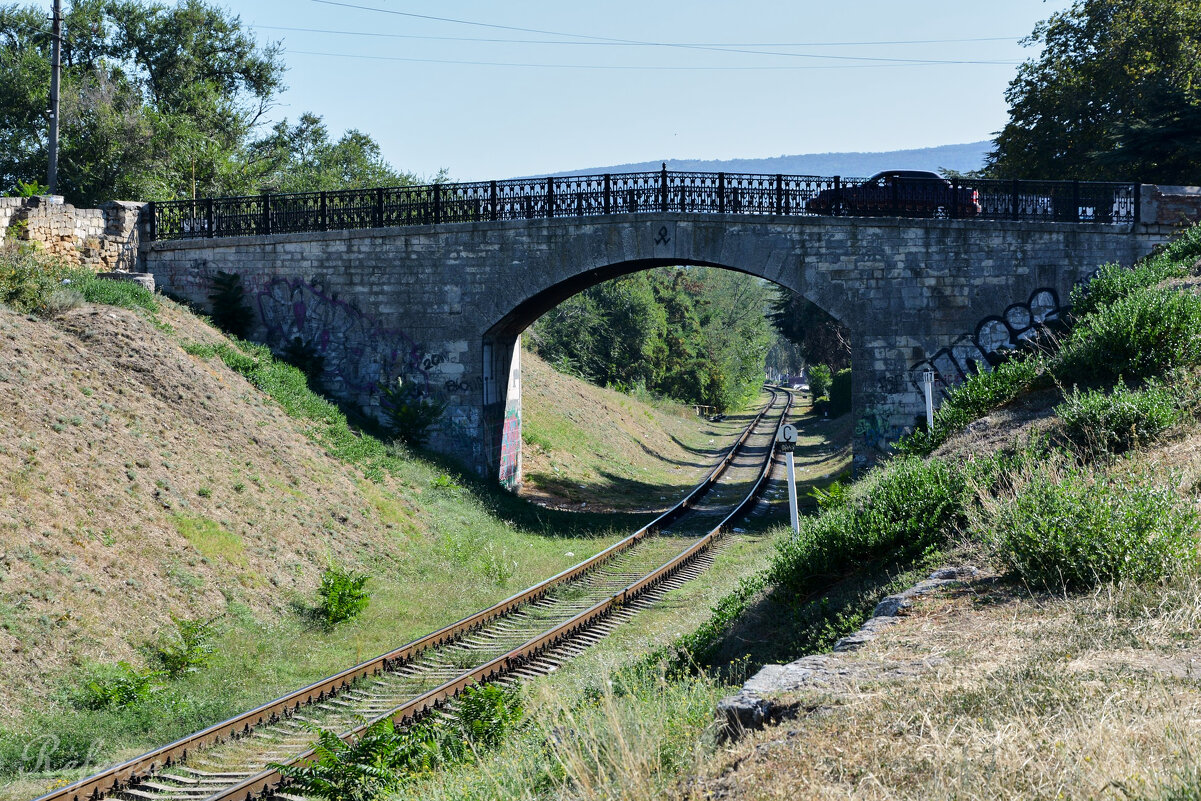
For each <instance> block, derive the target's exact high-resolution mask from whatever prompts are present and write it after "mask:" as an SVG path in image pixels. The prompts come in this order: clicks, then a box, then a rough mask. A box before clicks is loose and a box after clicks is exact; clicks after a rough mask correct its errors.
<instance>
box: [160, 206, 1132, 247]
mask: <svg viewBox="0 0 1201 801" xmlns="http://www.w3.org/2000/svg"><path fill="white" fill-rule="evenodd" d="M713 221H714V215H712V214H697V213H689V212H638V213H636V214H612V215H609V216H607V217H599V216H597V217H554V218H546V217H535V218H533V219H528V220H480V221H475V222H462V223H440V224H437V225H432V224H431V225H404V226H392V227H386V228H348V229H336V230H330V231H298V232H292V233H280V234H253V235H249V236H223V237H196V238H194V239H169V240H156V241H154V242H143V243H142V249H143V250H144V251H152V252H158V251H167V250H212V249H221V248H234V247H246V246H255V245H275V244H292V243H298V242H331V241H339V240H356V239H370V238H373V237H388V238H396V237H406V236H423V235H429V234H445V233H455V234H473V233H476V232H480V233H484V232H489V231H512V230H537V229H547V228H552V227H558V228H569V227H575V226H595V227H601V226H607V225H614V224H617V225H630V224H632V223H634V224H637V223H642V224H652V225H653V224H655V223H677V224H678V223H712V222H713ZM722 222H724V223H726V224H730V225H762V226H768V225H792V226H797V227H800V226H810V225H812V226H825V227H833V228H848V229H856V228H863V227H865V226H870V227H876V228H882V229H889V228H893V229H900V228H909V229H911V228H916V227H922V228H927V227H928V228H936V229H937V228H941V229H945V230H956V229H958V230H963V231H989V232H994V231H1037V232H1045V233H1055V232H1063V231H1065V230H1072V231H1078V232H1081V233H1106V234H1112V233H1115V232H1117V233H1134V226H1133V225H1110V224H1106V223H1088V222H1080V223H1064V222H1032V221H1029V220H991V219H990V220H934V219H917V218H910V217H819V216H799V215H787V214H779V215H777V214H728V215H725V216H724V217H723V218H722Z"/></svg>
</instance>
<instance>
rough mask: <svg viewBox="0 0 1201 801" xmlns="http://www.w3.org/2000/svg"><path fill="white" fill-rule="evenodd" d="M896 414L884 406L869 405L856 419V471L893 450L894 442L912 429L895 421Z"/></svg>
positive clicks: (854, 460) (854, 459)
mask: <svg viewBox="0 0 1201 801" xmlns="http://www.w3.org/2000/svg"><path fill="white" fill-rule="evenodd" d="M895 420H896V414H895V413H894V412H893V410H892V409H889V408H887V407H883V406H869V407H867V408H866V409H865V410H864V412H863V414H862V415H860V417H859V419H858V420H856V421H855V429H854V438H855V443H856V446H855V449H854V452H855V455H854V458H853V462H854V468H855V471H856V472H858V471H860V470H862V469H863V468H865V467H867V466H869V465H871V464H872V463H874V462H875V461H877V459H878V458H879V457H880V456H886V455H888V454H891V453H892V452H893V443H895V442H896V441H897V440H898V439H900V438H901V437H902V436H904V435H905V434H908V433H909V432H910V431H912V428H911V427H910V426H905V425H900V424H897V423H896V422H894V421H895Z"/></svg>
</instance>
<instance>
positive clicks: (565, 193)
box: [145, 167, 1140, 241]
mask: <svg viewBox="0 0 1201 801" xmlns="http://www.w3.org/2000/svg"><path fill="white" fill-rule="evenodd" d="M1139 207H1140V184H1137V183H1112V182H1092V181H1031V180H1009V179H990V178H952V179H946V180H942V179H938V180H936V179H932V178H913V177H908V178H907V177H903V176H902V177H896V178H890V179H880V180H875V181H872V180H868V179H862V178H844V177H842V176H837V175H836V176H833V177H820V176H813V175H767V174H755V173H735V172H729V173H727V172H677V171H672V170H668V169H667V168H666V167H664V168H663V169H662V170H659V171H658V172H634V173H611V174H610V173H606V174H604V175H582V176H572V177H560V178H555V177H548V178H530V179H517V180H508V181H479V182H474V183H441V184H425V185H421V186H391V187H378V188H373V189H347V190H340V191H333V192H299V193H290V194H282V193H270V192H264V193H262V194H259V195H251V196H243V197H216V198H196V199H191V200H170V201H154V202H151V203H150V204H149V215H148V223H147V226H146V230H145V236H146V238H147V239H148V240H149V241H165V240H175V239H202V238H213V237H230V236H257V235H267V234H286V233H297V232H309V231H332V230H348V229H360V228H389V227H395V226H409V225H440V224H443V223H466V222H482V221H490V220H519V219H535V218H558V217H595V216H598V215H605V214H638V213H645V212H685V213H693V214H774V215H782V216H796V215H808V216H828V215H832V216H849V217H886V216H887V217H915V218H921V217H935V218H947V219H965V220H966V219H989V220H1033V221H1043V222H1097V223H1111V224H1131V223H1137V222H1138V221H1139Z"/></svg>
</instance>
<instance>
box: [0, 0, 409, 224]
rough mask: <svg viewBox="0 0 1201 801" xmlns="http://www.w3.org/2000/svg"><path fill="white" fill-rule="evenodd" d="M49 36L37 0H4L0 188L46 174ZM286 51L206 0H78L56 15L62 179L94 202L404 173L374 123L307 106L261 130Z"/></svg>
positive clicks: (278, 87) (0, 13)
mask: <svg viewBox="0 0 1201 801" xmlns="http://www.w3.org/2000/svg"><path fill="white" fill-rule="evenodd" d="M50 44H51V35H50V24H49V21H48V20H47V17H46V13H45V11H44V9H42V8H39V7H37V6H20V5H4V6H0V189H8V188H10V187H13V186H14V185H15V184H16V182H17V181H18V180H24V181H30V180H44V176H45V174H46V163H47V138H48V134H47V129H48V107H49V87H50ZM282 55H283V54H282V49H281V48H280V46H279V45H278V44H275V43H266V44H262V43H259V42H258V41H257V40H256V38H255V37H254V35H253V34H252V33H250V32H249V31H248V30H247V29H246V27H245V26H244V25H243V23H242V22H241V20H240V18H239V17H237V16H236V15H233V14H232V13H231V12H228V11H226V10H224V9H222V8H220V7H219V6H216V5H210V4H208V3H206V2H204V0H181V1H180V2H179V3H178V4H174V3H173V4H167V3H162V2H150V3H145V2H138V1H137V0H75V2H73V3H71V5H70V8H69V9H68V10H67V12H66V14H65V18H64V23H63V49H62V63H63V68H62V81H61V94H60V97H61V100H60V107H61V113H60V121H59V130H60V135H59V187H58V189H59V191H60V193H61V194H63V195H65V196H66V197H67V198H68V199H69V200H70V201H72V202H74V203H79V204H86V205H90V204H94V203H97V202H99V201H103V200H111V199H126V200H157V199H169V198H177V197H188V196H190V195H192V194H193V192H195V193H196V194H199V195H218V194H246V193H251V192H256V191H258V190H259V189H260V188H263V187H264V186H268V185H273V186H277V187H280V188H287V189H293V190H301V189H319V188H321V189H323V188H334V187H337V188H345V187H349V186H363V185H367V184H369V183H379V184H384V183H403V182H406V181H408V180H409V176H405V175H403V174H401V173H398V172H396V171H395V170H393V169H392V168H391V167H390V166H389V165H388V164H387V163H386V162H385V161H384V159H383V158H382V156H381V154H380V151H379V146H378V145H377V144H376V143H375V142H374V140H372V139H371V138H370V137H369V136H367V135H365V134H363V133H360V132H358V131H350V132H347V133H346V134H345V135H344V136H342V137H341V138H339V139H337V140H336V141H334V140H331V137H330V136H329V132H328V131H327V130H326V127H325V125H324V124H323V123H322V122H321V119H320V117H317V116H315V115H312V114H305V115H302V116H301V118H300V120H299V121H298V122H297V124H296V125H289V124H288V122H287V121H286V120H285V121H283V122H280V123H277V124H276V125H275V127H274V128H271V129H270V130H269V131H266V132H264V131H263V130H262V129H263V127H264V126H265V125H266V123H267V117H268V114H269V112H270V110H271V109H272V107H273V104H274V102H275V100H276V98H277V96H278V95H279V93H280V92H281V91H282V90H283V89H284V84H283V77H284V71H285V67H284V63H283V58H282Z"/></svg>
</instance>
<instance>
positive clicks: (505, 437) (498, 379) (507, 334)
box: [481, 258, 849, 489]
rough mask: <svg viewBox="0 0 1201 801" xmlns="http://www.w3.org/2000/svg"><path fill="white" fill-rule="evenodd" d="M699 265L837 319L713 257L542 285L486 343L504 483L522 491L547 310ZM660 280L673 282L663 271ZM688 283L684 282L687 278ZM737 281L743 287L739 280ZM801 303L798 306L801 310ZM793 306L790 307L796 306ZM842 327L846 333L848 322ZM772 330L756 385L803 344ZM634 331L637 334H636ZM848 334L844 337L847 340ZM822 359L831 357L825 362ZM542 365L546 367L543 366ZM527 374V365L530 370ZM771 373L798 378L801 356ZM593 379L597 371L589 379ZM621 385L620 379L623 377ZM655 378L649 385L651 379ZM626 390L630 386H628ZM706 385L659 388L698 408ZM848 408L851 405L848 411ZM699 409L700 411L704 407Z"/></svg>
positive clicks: (492, 452) (489, 408)
mask: <svg viewBox="0 0 1201 801" xmlns="http://www.w3.org/2000/svg"><path fill="white" fill-rule="evenodd" d="M696 268H709V269H711V270H715V271H721V272H722V273H737V274H739V275H741V276H745V277H746V280H747V282H748V286H749V285H751V283H752V282H753V283H754V284H755V285H757V286H759V287H763V288H768V287H770V288H771V289H773V290H777V291H778V292H780V293H781V295H782V296H785V297H788V296H791V298H793V299H794V301H795V300H800V301H801V302H802V303H804V304H806V305H809V306H810V308H812V309H814V310H815V311H816V316H818V317H823V316H824V317H825V318H826V319H828V320H830V321H831V322H835V321H837V318H836V317H834V316H833V315H831V314H829V313H828V311H827V310H826V309H823V308H821V307H820V306H818V305H817V304H815V303H813V302H812V301H810V300H808V299H807V298H805V297H804V295H801V294H800V293H798V292H797V289H796V288H795V287H790V286H787V285H786V284H784V283H783V282H781V281H778V280H774V279H773V278H771V277H768V276H767V275H764V274H763V272H764V271H762V270H756V269H754V268H747V267H740V266H733V265H730V264H723V263H715V262H712V261H707V260H699V259H680V258H656V259H636V260H627V261H619V262H614V263H611V264H605V265H602V266H598V267H595V268H591V269H585V270H581V271H579V272H575V273H573V274H571V275H570V276H569V277H567V278H565V279H564V280H561V281H558V282H555V283H552V284H550V285H549V286H546V287H544V288H542V289H541V290H540V291H537V292H534V293H532V294H530V295H529V296H528V297H526V298H525V299H524V300H523V301H522V302H520V303H518V304H516V305H515V306H514V307H513V308H512V309H511V310H509V311H508V313H506V314H503V315H502V316H501V317H500V318H499V319H498V320H496V322H495V323H493V324H492V325H491V327H489V328H488V329H487V330H486V332H485V333H484V336H483V341H482V343H481V344H482V350H483V352H482V359H483V382H482V385H483V396H484V397H483V421H482V422H483V426H482V428H483V431H484V433H485V448H486V463H487V464H489V465H491V467H490V468H489V472H492V471H493V470H494V471H495V472H494V473H492V474H493V475H494V476H496V477H497V478H498V479H499V480H500V482H501V483H502V484H503V485H506V486H508V487H510V488H511V489H516V488H517V487H518V486H519V485H520V483H521V482H522V479H523V475H524V473H523V456H522V445H523V438H522V428H523V409H522V394H523V384H524V379H523V358H522V351H523V344H522V341H523V335H525V340H526V345H525V346H524V349H526V350H527V352H532V351H533V350H534V348H533V347H530V345H531V343H530V342H529V340H530V336H529V335H530V334H531V333H532V332H531V329H532V328H533V327H534V325H535V323H536V322H538V321H539V320H541V319H543V318H544V317H545V316H546V315H548V314H553V313H554V312H555V310H557V309H560V308H561V307H562V306H563V305H564V304H565V303H567V302H568V301H570V300H571V299H572V298H575V297H577V296H579V295H581V294H583V293H585V292H587V291H588V290H590V289H593V288H596V287H600V286H601V285H603V284H606V283H608V282H613V281H616V280H618V279H621V278H625V277H628V276H632V275H635V274H637V273H643V272H649V271H653V270H656V269H672V270H678V271H680V273H686V271H689V270H692V269H696ZM698 274H700V275H706V274H707V275H709V276H712V275H713V274H712V273H707V272H706V271H702V270H698ZM658 278H659V280H670V279H665V277H664V276H663V275H662V274H660V275H659V276H658ZM685 280H686V279H685ZM735 286H737V284H735ZM776 296H777V292H775V291H773V292H764V293H760V294H759V295H758V296H757V297H758V299H757V300H756V301H755V302H754V304H753V305H755V306H757V307H758V308H755V310H754V313H755V314H756V315H758V316H759V318H760V319H762V320H767V318H768V313H769V311H770V310H771V307H772V305H773V304H774V302H775V300H776ZM795 306H796V303H795V302H794V303H793V304H792V307H795ZM790 308H791V307H790ZM837 325H838V326H839V327H840V328H841V329H842V330H843V331H844V332H845V331H846V329H845V326H841V324H840V323H837ZM766 326H767V327H766V329H765V330H766V331H767V332H769V336H770V337H771V339H772V341H771V343H770V347H767V346H765V347H764V351H765V352H764V353H762V354H760V358H759V360H758V362H757V363H756V365H755V367H754V370H755V373H756V375H757V379H756V381H755V383H756V385H758V383H759V382H760V381H761V380H762V379H763V378H764V376H765V369H764V368H765V367H767V364H768V362H767V359H768V352H770V353H772V354H774V358H775V359H777V360H781V359H783V360H788V359H789V358H790V357H794V358H795V357H796V356H797V352H798V351H797V348H795V347H793V348H788V347H782V348H781V347H778V345H779V343H781V342H783V343H787V340H786V339H785V338H784V337H783V335H782V334H781V333H780V331H779V330H778V329H777V328H776V327H774V326H773V325H772V323H771V322H767V324H766ZM631 334H633V332H631ZM846 336H847V335H845V334H844V342H845V338H846ZM823 361H825V360H824V359H823ZM833 361H834V362H835V364H839V362H838V359H837V358H835V359H834V360H833ZM841 364H846V365H848V366H849V346H848V352H847V353H846V354H845V357H844V358H843V360H842V362H841ZM539 369H541V367H539ZM527 372H528V370H527ZM769 372H770V373H771V376H770V377H772V378H776V379H779V378H784V379H786V380H787V379H790V378H791V379H795V380H798V381H799V380H800V379H799V375H800V374H801V372H802V371H801V360H800V359H799V358H797V359H796V360H795V361H794V362H793V363H792V365H790V366H789V367H784V368H777V369H775V370H771V371H769ZM587 377H590V378H591V376H587ZM594 383H601V384H604V383H606V382H605V381H603V380H602V381H594ZM617 383H618V384H619V386H620V382H617ZM648 383H649V382H648ZM626 388H629V387H628V386H627V387H626ZM699 391H700V388H699V387H698V388H697V390H696V393H694V394H692V395H689V396H683V397H682V396H681V395H680V394H678V393H666V392H662V391H661V390H660V391H659V392H658V393H657V394H660V395H668V394H670V395H672V396H674V397H675V398H676V399H678V400H682V401H685V402H686V403H688V404H690V405H693V406H694V407H695V408H698V409H700V408H703V407H705V406H709V405H716V404H703V403H701V402H699V401H698V397H699ZM848 410H849V409H848ZM698 413H699V412H698ZM847 439H848V442H847V448H848V453H849V429H848V432H847Z"/></svg>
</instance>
